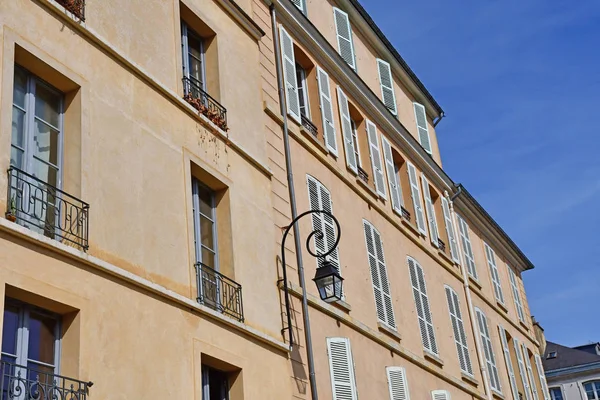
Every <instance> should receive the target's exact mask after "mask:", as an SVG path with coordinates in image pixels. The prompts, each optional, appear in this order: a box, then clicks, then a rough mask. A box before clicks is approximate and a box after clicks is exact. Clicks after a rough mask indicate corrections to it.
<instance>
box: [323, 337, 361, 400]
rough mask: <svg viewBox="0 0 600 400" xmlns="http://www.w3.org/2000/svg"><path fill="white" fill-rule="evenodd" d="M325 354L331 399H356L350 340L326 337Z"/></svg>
mask: <svg viewBox="0 0 600 400" xmlns="http://www.w3.org/2000/svg"><path fill="white" fill-rule="evenodd" d="M327 355H328V356H329V372H330V374H331V390H332V395H333V397H332V398H333V400H357V395H356V381H355V378H354V365H353V361H352V352H351V350H350V341H349V340H348V339H347V338H327Z"/></svg>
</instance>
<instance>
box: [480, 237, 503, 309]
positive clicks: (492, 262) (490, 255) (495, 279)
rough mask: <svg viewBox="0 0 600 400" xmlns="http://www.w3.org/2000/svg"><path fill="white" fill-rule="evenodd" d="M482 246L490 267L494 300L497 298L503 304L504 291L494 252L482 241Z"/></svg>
mask: <svg viewBox="0 0 600 400" xmlns="http://www.w3.org/2000/svg"><path fill="white" fill-rule="evenodd" d="M483 247H484V248H485V257H486V259H487V263H488V266H489V267H490V275H491V276H492V284H493V286H494V295H495V296H496V300H498V301H499V302H500V303H501V304H504V293H502V286H501V285H500V274H499V273H498V267H497V266H496V254H495V253H494V250H492V248H491V247H490V246H489V245H488V244H487V243H484V244H483Z"/></svg>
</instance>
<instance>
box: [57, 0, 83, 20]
mask: <svg viewBox="0 0 600 400" xmlns="http://www.w3.org/2000/svg"><path fill="white" fill-rule="evenodd" d="M56 2H57V3H58V4H60V5H61V6H63V7H64V8H65V9H66V10H68V11H70V12H71V13H73V15H74V16H75V17H77V18H79V19H80V20H81V21H85V0H56Z"/></svg>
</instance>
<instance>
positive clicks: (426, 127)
mask: <svg viewBox="0 0 600 400" xmlns="http://www.w3.org/2000/svg"><path fill="white" fill-rule="evenodd" d="M417 109H420V110H421V111H422V112H423V115H424V116H425V126H419V117H418V115H417ZM413 110H414V113H415V125H416V126H417V137H418V138H419V143H420V144H421V146H422V147H423V149H424V150H425V151H426V152H427V153H429V154H430V155H431V154H433V149H432V143H431V135H430V134H429V125H428V123H427V110H426V109H425V106H423V104H421V103H417V102H414V103H413ZM421 129H423V130H424V131H425V133H426V135H427V143H428V144H429V146H427V147H426V144H425V143H423V140H422V136H423V135H422V134H421Z"/></svg>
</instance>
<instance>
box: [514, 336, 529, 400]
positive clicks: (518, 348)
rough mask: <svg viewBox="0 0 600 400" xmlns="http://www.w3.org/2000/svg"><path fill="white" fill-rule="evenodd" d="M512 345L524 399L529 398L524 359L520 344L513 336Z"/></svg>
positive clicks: (527, 399)
mask: <svg viewBox="0 0 600 400" xmlns="http://www.w3.org/2000/svg"><path fill="white" fill-rule="evenodd" d="M513 346H514V348H515V354H516V355H517V365H518V366H519V375H520V376H521V383H522V384H523V391H524V392H525V399H526V400H531V389H530V388H529V380H528V379H527V372H526V371H525V361H523V353H522V352H521V344H520V343H519V340H518V339H517V338H513Z"/></svg>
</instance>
